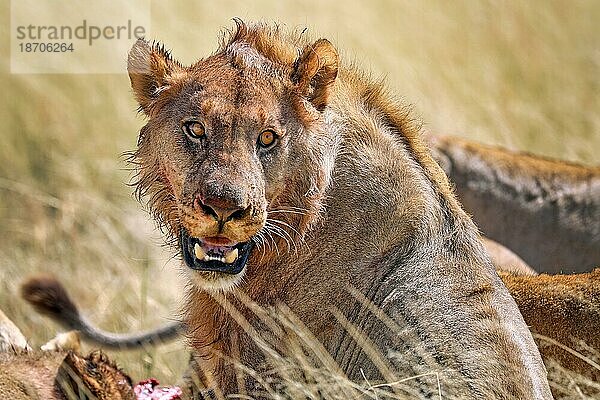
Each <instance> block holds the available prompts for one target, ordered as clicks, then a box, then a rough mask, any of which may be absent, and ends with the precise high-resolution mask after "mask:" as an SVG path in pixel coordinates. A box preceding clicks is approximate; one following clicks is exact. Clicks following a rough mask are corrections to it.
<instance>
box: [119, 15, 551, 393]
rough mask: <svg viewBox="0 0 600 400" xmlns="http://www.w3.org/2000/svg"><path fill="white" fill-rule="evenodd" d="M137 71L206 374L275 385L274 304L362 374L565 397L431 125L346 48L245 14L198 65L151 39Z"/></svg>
mask: <svg viewBox="0 0 600 400" xmlns="http://www.w3.org/2000/svg"><path fill="white" fill-rule="evenodd" d="M128 72H129V77H130V80H131V86H132V89H133V93H134V96H135V98H136V99H137V101H138V103H139V105H140V110H141V111H142V112H143V113H144V115H145V116H146V117H147V123H146V124H145V126H144V127H143V128H142V129H141V131H140V136H139V140H138V149H137V151H135V153H134V154H133V156H132V161H133V162H134V163H135V165H136V166H137V168H138V169H137V170H138V177H137V194H138V195H139V197H141V198H145V199H147V202H148V207H149V209H150V210H151V212H152V213H153V215H154V216H155V218H156V220H157V221H158V223H159V225H160V226H161V227H162V228H163V230H164V231H165V232H166V236H167V240H168V241H169V242H170V243H171V244H173V245H174V247H175V248H176V249H177V251H178V253H179V254H180V256H181V259H182V269H183V271H184V273H185V274H186V275H187V277H188V279H189V283H190V285H189V290H188V291H187V293H186V298H187V300H186V303H185V306H184V323H185V326H186V332H187V336H188V340H189V344H190V346H191V347H192V349H193V351H194V355H195V356H194V360H193V363H192V366H194V367H195V372H196V373H197V374H198V378H199V380H200V385H201V386H203V387H206V388H210V389H212V390H213V391H214V393H215V394H216V396H217V397H220V398H223V397H224V396H226V395H229V394H233V393H238V392H249V393H261V390H267V387H265V386H264V385H266V383H265V381H263V380H261V379H260V376H261V374H262V373H268V371H269V370H270V368H269V364H268V362H269V359H270V358H269V357H271V356H276V355H277V354H280V353H279V351H281V352H284V351H285V350H286V348H285V346H286V344H287V343H288V342H287V341H286V340H287V339H289V338H290V337H292V336H294V334H295V332H294V331H293V330H289V329H288V328H285V327H272V326H270V325H269V323H268V320H265V319H263V318H262V317H261V313H260V311H257V310H259V309H273V308H277V307H285V309H286V310H289V313H290V315H293V316H294V318H296V319H297V320H298V321H301V323H302V324H303V326H304V327H305V328H306V330H307V331H308V332H310V333H311V335H313V336H314V339H315V341H316V342H315V343H319V347H320V348H321V347H322V348H323V349H324V350H325V351H326V353H327V354H328V356H327V357H329V358H327V359H331V361H332V362H333V364H335V365H336V366H337V367H336V368H338V369H339V372H340V373H341V374H342V375H343V376H345V377H347V378H348V379H350V380H353V381H360V382H369V383H370V384H375V383H377V382H379V383H386V382H387V383H389V382H392V381H393V380H395V379H403V378H411V379H406V380H405V381H403V382H404V387H405V388H406V389H402V390H404V391H405V392H406V393H409V394H411V395H413V396H414V397H418V398H431V397H433V396H438V395H440V393H443V395H444V398H481V399H483V398H485V399H488V398H495V399H513V398H530V399H550V398H551V397H552V396H551V393H550V389H549V385H548V381H547V378H546V370H545V367H544V365H543V363H542V359H541V357H540V354H539V351H538V349H537V346H536V344H535V342H534V340H533V338H532V336H531V333H530V332H529V329H528V327H527V325H526V324H525V322H524V320H523V318H522V316H521V314H520V313H519V310H518V308H517V305H516V304H515V302H514V300H513V298H512V297H511V296H510V294H509V293H508V291H507V289H506V287H505V286H504V284H503V283H502V281H501V279H500V278H499V276H498V275H497V273H496V272H495V270H494V268H493V266H492V263H491V261H490V258H489V255H488V254H487V252H486V251H485V248H484V246H483V244H482V242H481V239H480V236H479V232H478V230H477V228H476V227H475V225H474V224H473V222H472V221H471V219H470V218H469V217H468V215H467V214H466V213H465V212H464V211H463V209H462V208H461V206H460V204H459V202H458V201H457V199H456V196H455V195H454V193H453V191H452V189H451V186H450V185H449V183H448V180H447V178H446V176H445V174H444V173H443V171H442V170H441V169H440V167H439V166H438V165H437V164H436V162H435V161H434V160H433V159H432V157H431V155H430V153H429V151H428V149H427V147H426V146H425V144H424V142H423V141H422V139H421V137H420V128H419V124H418V123H417V122H416V121H415V119H414V118H413V117H412V116H411V114H410V112H409V111H408V108H407V107H406V106H404V105H402V104H400V103H399V102H397V101H396V100H395V99H394V98H393V97H392V96H390V95H389V94H388V93H387V92H386V90H385V89H384V87H383V86H382V85H381V84H380V83H378V82H376V81H374V80H372V79H371V78H370V77H368V76H367V75H365V74H364V73H363V72H361V71H360V70H359V69H358V68H356V67H353V66H347V65H344V64H342V63H341V61H340V58H339V56H338V52H337V51H336V49H335V47H334V46H333V45H332V44H331V43H330V42H329V41H327V40H326V39H318V40H315V41H311V40H309V39H308V36H307V35H306V33H305V32H302V33H301V32H298V33H294V32H292V33H286V32H284V31H283V29H281V28H279V27H277V26H275V27H272V26H269V25H266V24H254V25H246V24H244V23H243V22H241V21H239V20H236V29H235V30H234V31H233V32H232V33H231V34H230V35H229V37H228V38H225V39H224V40H223V41H222V43H221V45H220V47H219V49H218V50H217V51H216V52H215V53H214V54H212V55H211V56H209V57H207V58H205V59H201V60H200V61H198V62H196V63H194V64H192V65H191V66H184V65H182V64H181V63H179V62H177V61H176V60H174V59H173V58H172V57H171V55H170V54H169V53H168V52H167V51H166V50H165V49H164V47H163V46H161V45H158V44H151V43H148V42H147V41H145V40H138V41H137V42H136V44H135V45H134V46H133V48H132V50H131V51H130V54H129V59H128ZM254 306H256V308H255V307H254ZM392 326H393V327H397V329H391V328H390V327H392ZM270 329H272V330H273V332H271V333H275V332H279V335H275V337H274V335H273V334H271V335H266V336H268V337H269V338H270V339H272V342H273V346H274V349H273V348H267V347H265V346H264V343H265V340H266V339H263V337H264V336H262V335H261V332H263V333H264V331H265V330H266V331H269V330H270ZM308 350H310V349H306V351H308ZM239 365H242V366H243V368H238V367H237V366H239ZM261 388H262V389H261ZM390 390H392V389H390ZM393 390H395V388H394V389H393Z"/></svg>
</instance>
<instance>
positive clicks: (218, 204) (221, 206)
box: [194, 196, 250, 222]
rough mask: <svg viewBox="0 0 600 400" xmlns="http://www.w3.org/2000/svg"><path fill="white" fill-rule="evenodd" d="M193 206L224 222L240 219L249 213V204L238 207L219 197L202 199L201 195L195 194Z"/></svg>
mask: <svg viewBox="0 0 600 400" xmlns="http://www.w3.org/2000/svg"><path fill="white" fill-rule="evenodd" d="M194 208H196V210H199V211H200V210H201V211H202V212H204V213H205V214H207V215H210V216H211V217H213V218H214V219H216V220H217V221H224V222H227V221H231V220H234V219H241V218H243V217H244V216H246V215H247V214H249V213H250V206H248V207H240V206H238V205H235V204H233V203H232V202H228V201H224V200H222V199H219V198H216V199H203V198H202V197H201V196H196V199H195V200H194Z"/></svg>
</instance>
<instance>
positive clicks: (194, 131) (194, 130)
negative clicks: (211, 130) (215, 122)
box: [182, 121, 204, 139]
mask: <svg viewBox="0 0 600 400" xmlns="http://www.w3.org/2000/svg"><path fill="white" fill-rule="evenodd" d="M182 129H183V131H184V132H185V133H186V134H187V135H189V136H190V137H193V138H194V139H198V138H201V137H202V136H204V125H202V124H201V123H200V122H197V121H188V122H185V123H184V124H183V126H182Z"/></svg>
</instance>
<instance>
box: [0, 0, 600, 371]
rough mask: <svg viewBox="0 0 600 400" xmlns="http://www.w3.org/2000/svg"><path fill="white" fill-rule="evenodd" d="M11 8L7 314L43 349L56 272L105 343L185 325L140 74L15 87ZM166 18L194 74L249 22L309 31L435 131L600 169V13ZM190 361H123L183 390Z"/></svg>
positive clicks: (380, 7) (582, 6)
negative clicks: (39, 305)
mask: <svg viewBox="0 0 600 400" xmlns="http://www.w3.org/2000/svg"><path fill="white" fill-rule="evenodd" d="M1 7H2V8H1V18H2V19H1V24H0V37H1V38H2V41H1V47H0V55H1V57H0V59H1V61H0V62H1V71H0V74H1V75H0V79H1V81H0V83H1V86H0V87H1V88H2V94H1V95H0V101H1V103H0V121H1V124H0V308H1V309H2V310H3V311H4V312H5V313H6V314H7V315H8V316H9V317H10V318H12V319H13V320H14V321H15V323H17V325H18V326H20V327H21V329H22V330H23V332H24V333H25V335H26V336H27V337H29V338H31V341H32V343H33V344H34V345H40V344H42V343H44V342H45V341H46V340H48V339H50V338H51V337H53V336H54V334H55V333H56V329H57V327H56V326H54V325H52V324H51V323H49V322H48V321H47V320H46V319H44V318H42V317H40V316H37V315H35V314H32V313H31V310H30V308H28V307H27V306H26V305H25V304H24V303H23V302H22V301H21V300H20V299H19V296H18V285H19V283H20V282H21V281H22V280H23V279H24V278H25V277H26V276H28V275H30V274H32V273H37V272H51V273H53V274H55V275H57V276H58V277H59V279H60V280H61V281H62V282H63V283H64V284H65V286H67V287H68V288H69V289H70V291H71V292H72V294H73V296H74V298H75V299H77V302H78V303H79V304H80V305H81V306H82V308H84V309H85V310H86V312H87V314H88V315H89V316H90V318H91V319H92V320H93V321H95V322H96V323H97V324H98V325H99V326H101V327H102V328H104V329H108V330H113V331H131V330H136V329H140V328H149V327H152V326H156V325H158V324H160V323H163V322H164V321H166V320H168V319H171V318H176V310H177V306H178V304H179V300H180V299H181V295H182V291H183V282H182V281H181V279H180V278H179V276H178V273H177V262H176V261H173V260H170V255H171V254H170V251H169V250H168V249H164V248H162V247H161V238H160V233H158V232H156V231H155V229H154V227H153V224H152V222H151V221H149V219H148V217H147V215H146V214H145V212H144V211H143V210H142V208H141V207H140V206H139V205H138V204H137V203H136V201H135V200H134V199H133V198H132V196H131V195H130V193H131V188H129V187H127V186H126V183H127V182H128V181H129V172H128V171H126V165H125V163H124V162H123V161H122V159H121V158H120V154H121V153H122V152H124V151H127V150H131V149H133V148H134V146H135V143H136V138H137V132H138V130H139V128H140V127H141V126H142V125H143V118H142V117H141V116H138V115H137V114H136V104H135V103H134V101H133V99H132V96H131V93H130V88H129V80H128V77H127V75H126V74H125V73H123V74H119V75H101V74H98V75H67V74H64V75H14V74H10V60H9V57H10V51H9V43H10V41H9V28H10V8H9V2H8V1H7V0H3V2H2V5H1ZM40 12H68V11H66V10H43V9H42V10H40ZM151 14H152V24H151V27H150V28H151V29H150V31H151V34H150V35H149V37H150V38H156V39H159V40H161V41H163V42H164V43H165V44H166V46H167V47H168V48H171V49H173V54H174V56H175V57H176V58H178V59H179V60H181V61H182V62H184V63H191V62H193V61H195V60H196V59H198V58H200V57H203V56H206V55H208V54H210V53H211V52H212V51H213V50H214V49H215V48H216V43H217V37H218V34H219V31H220V29H222V28H223V27H231V26H232V25H233V24H232V22H231V18H232V17H234V16H239V17H241V18H242V19H244V20H246V21H250V20H257V19H260V20H266V21H278V22H280V23H282V24H285V25H287V26H289V27H305V26H306V27H308V28H309V29H310V31H312V32H313V34H315V35H319V36H323V37H327V38H328V39H330V40H331V41H332V42H334V43H335V44H336V45H337V47H338V48H339V49H340V50H341V51H342V54H343V57H344V59H345V60H356V61H357V62H358V63H359V64H361V65H363V66H364V68H365V69H367V70H370V71H372V72H373V73H374V75H375V76H385V77H386V79H387V82H388V84H389V86H390V87H391V88H392V89H393V90H394V91H395V92H397V93H398V94H400V95H402V96H403V97H404V98H405V99H406V100H407V101H408V102H410V103H412V104H414V105H415V109H416V112H417V113H418V114H419V115H420V116H421V117H422V118H423V120H424V121H425V123H426V127H427V128H428V129H429V130H431V131H433V132H438V133H443V134H454V135H461V136H464V137H468V138H472V139H476V140H480V141H483V142H486V143H492V144H500V145H504V146H507V147H509V148H513V149H523V150H528V151H532V152H535V153H539V154H544V155H548V156H553V157H557V158H563V159H568V160H573V161H579V162H583V163H591V164H598V161H599V156H598V154H599V153H600V112H599V111H600V26H599V25H598V21H600V2H599V1H594V0H588V1H585V0H581V1H567V0H561V1H559V0H546V1H529V2H522V1H517V0H514V1H477V2H476V1H468V0H462V1H452V2H447V1H442V0H428V1H420V2H414V1H398V0H375V1H371V2H359V1H343V2H342V1H337V2H322V1H316V0H311V1H302V2H295V1H290V0H286V1H266V0H259V1H254V2H246V1H244V2H242V1H220V2H213V1H179V2H162V1H153V2H152V13H151ZM121 56H122V57H126V55H125V54H123V55H121ZM182 348H183V346H182V344H181V343H173V344H169V345H168V346H165V347H161V348H157V349H147V350H144V351H140V352H128V353H120V354H118V353H113V355H114V356H115V357H116V358H117V359H118V360H119V362H120V363H121V364H122V365H124V366H125V367H126V368H127V370H128V371H129V372H130V373H131V374H132V375H133V376H134V378H135V379H138V378H143V377H147V376H156V377H158V378H159V379H163V380H165V381H166V382H173V381H174V380H175V379H176V377H177V376H179V375H180V373H181V371H182V370H183V368H184V367H185V364H186V355H185V352H184V351H183V350H182Z"/></svg>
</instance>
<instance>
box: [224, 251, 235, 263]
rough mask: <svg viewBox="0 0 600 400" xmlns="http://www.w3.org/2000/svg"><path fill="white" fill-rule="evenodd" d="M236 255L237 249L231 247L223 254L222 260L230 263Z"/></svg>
mask: <svg viewBox="0 0 600 400" xmlns="http://www.w3.org/2000/svg"><path fill="white" fill-rule="evenodd" d="M237 257H238V249H233V250H231V251H230V252H229V253H227V254H225V259H224V261H225V262H226V263H227V264H231V263H232V262H234V261H235V260H236V259H237Z"/></svg>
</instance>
